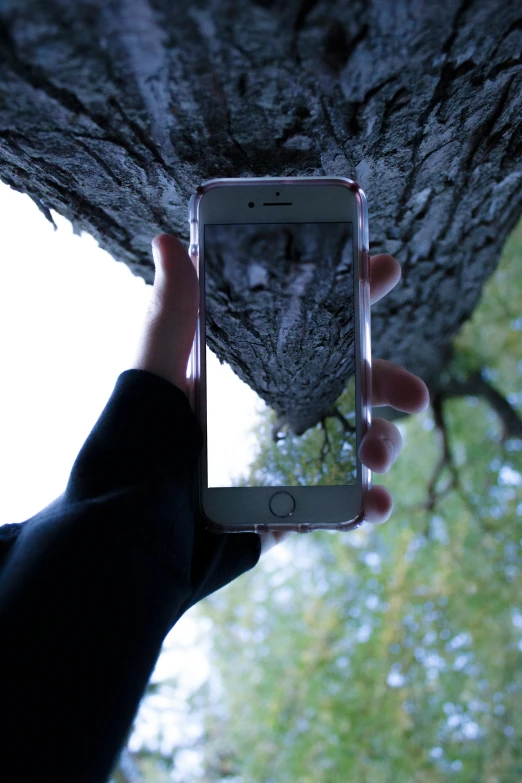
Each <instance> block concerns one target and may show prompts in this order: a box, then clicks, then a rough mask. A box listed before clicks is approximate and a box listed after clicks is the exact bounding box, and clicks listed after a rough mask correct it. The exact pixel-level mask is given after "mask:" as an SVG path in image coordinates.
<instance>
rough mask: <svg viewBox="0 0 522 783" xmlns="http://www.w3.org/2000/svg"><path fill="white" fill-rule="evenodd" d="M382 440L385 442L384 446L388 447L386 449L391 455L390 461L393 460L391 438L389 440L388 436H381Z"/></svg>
mask: <svg viewBox="0 0 522 783" xmlns="http://www.w3.org/2000/svg"><path fill="white" fill-rule="evenodd" d="M383 441H384V443H385V444H386V448H387V449H388V451H389V453H390V457H391V461H392V463H393V462H395V446H394V445H393V443H392V442H391V440H389V439H388V438H383Z"/></svg>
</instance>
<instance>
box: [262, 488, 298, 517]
mask: <svg viewBox="0 0 522 783" xmlns="http://www.w3.org/2000/svg"><path fill="white" fill-rule="evenodd" d="M268 505H269V507H270V511H271V512H272V514H273V515H274V516H275V517H289V516H290V515H291V514H293V513H294V509H295V500H294V499H293V497H292V495H289V494H288V492H276V493H275V495H272V497H271V498H270V503H269V504H268Z"/></svg>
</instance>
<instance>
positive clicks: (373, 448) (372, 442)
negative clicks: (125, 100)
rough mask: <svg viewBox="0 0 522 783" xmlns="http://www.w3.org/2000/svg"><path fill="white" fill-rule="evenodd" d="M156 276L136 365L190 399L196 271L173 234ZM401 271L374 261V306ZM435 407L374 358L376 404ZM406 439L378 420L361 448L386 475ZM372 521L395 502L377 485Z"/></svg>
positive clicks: (156, 251)
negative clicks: (187, 373) (169, 383)
mask: <svg viewBox="0 0 522 783" xmlns="http://www.w3.org/2000/svg"><path fill="white" fill-rule="evenodd" d="M152 248H153V256H154V263H155V267H156V275H155V278H154V287H153V291H152V296H151V303H150V308H149V314H148V319H147V324H146V327H145V332H144V335H143V339H142V342H141V345H140V348H139V352H138V356H137V359H136V363H135V364H134V367H135V368H136V369H141V370H147V371H148V372H151V373H154V374H155V375H159V376H160V377H162V378H165V379H166V380H168V381H170V382H171V383H173V384H175V385H176V386H177V387H178V388H179V389H181V390H182V391H183V392H184V393H185V394H186V395H187V396H188V384H187V379H186V368H187V362H188V359H189V356H190V351H191V348H192V342H193V339H194V333H195V330H196V324H197V315H198V307H199V284H198V277H197V273H196V270H195V269H194V265H193V263H192V261H191V258H190V256H189V255H188V253H187V251H186V249H185V247H184V245H183V244H182V243H181V242H180V240H179V239H177V238H176V237H174V236H172V235H171V234H159V235H158V236H156V237H154V239H153V241H152ZM400 276H401V268H400V265H399V263H398V261H397V260H396V259H395V258H393V256H390V255H387V254H380V255H377V256H373V257H372V258H371V259H370V280H371V282H370V302H371V304H372V305H373V304H375V303H376V302H378V301H379V300H380V299H382V298H383V297H384V296H386V294H388V293H389V292H390V291H391V290H392V289H393V288H394V287H395V286H396V285H397V283H398V282H399V280H400ZM428 404H429V392H428V389H427V387H426V385H425V383H424V382H423V381H422V380H421V379H420V378H418V377H417V376H416V375H412V374H411V373H409V372H408V371H407V370H405V369H404V368H403V367H400V366H399V365H396V364H393V363H391V362H387V361H385V360H383V359H373V360H372V405H373V407H379V406H383V405H390V406H391V407H393V408H395V409H396V410H399V411H403V412H405V413H421V412H422V411H423V410H425V409H426V408H427V406H428ZM401 448H402V438H401V435H400V432H399V430H398V429H397V427H396V426H395V425H394V424H392V423H391V422H389V421H386V420H385V419H380V418H374V419H373V420H372V424H371V427H370V429H369V430H368V432H367V433H366V435H365V436H364V438H363V440H362V442H361V445H360V447H359V458H360V460H361V462H362V463H363V464H364V465H366V466H367V467H368V468H369V469H370V470H372V471H374V472H376V473H386V472H388V471H389V470H390V468H391V466H392V465H393V463H394V462H395V460H396V459H397V457H398V456H399V454H400V451H401ZM364 510H365V517H366V520H367V521H368V522H371V523H373V524H382V523H383V522H386V520H387V519H389V517H390V515H391V513H392V510H393V500H392V497H391V495H390V493H389V492H388V490H387V489H386V488H385V487H383V486H374V487H372V488H371V489H370V490H369V492H368V493H367V495H366V499H365V507H364ZM286 535H288V534H285V533H276V534H273V535H268V534H267V535H266V536H263V537H262V538H263V551H266V550H267V549H269V548H270V547H271V546H273V545H274V544H275V543H278V542H279V541H281V540H282V539H283V538H284V537H285V536H286Z"/></svg>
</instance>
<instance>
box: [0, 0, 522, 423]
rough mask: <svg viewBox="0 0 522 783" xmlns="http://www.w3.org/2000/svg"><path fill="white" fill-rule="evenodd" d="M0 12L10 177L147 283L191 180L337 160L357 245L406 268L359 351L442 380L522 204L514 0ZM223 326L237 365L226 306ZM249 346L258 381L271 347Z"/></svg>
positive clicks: (99, 5)
mask: <svg viewBox="0 0 522 783" xmlns="http://www.w3.org/2000/svg"><path fill="white" fill-rule="evenodd" d="M0 22H1V29H0V68H1V82H0V177H1V178H2V180H3V181H4V182H7V183H8V184H10V185H11V186H13V187H14V188H16V189H17V190H21V191H23V192H26V193H29V195H30V196H31V197H32V198H33V199H34V200H35V201H36V202H37V203H38V205H39V206H40V208H41V209H42V210H43V211H44V212H45V213H46V214H47V215H48V216H50V213H49V209H51V208H52V209H55V210H56V211H57V212H59V213H60V214H62V215H64V216H65V217H67V218H69V219H70V220H71V221H72V223H73V224H74V226H75V227H76V229H77V230H85V231H88V232H89V233H91V234H92V235H94V236H95V237H96V238H97V240H98V241H99V243H100V245H101V246H102V247H103V248H105V249H106V250H108V251H109V252H110V253H111V254H112V255H113V257H114V258H115V259H117V260H119V261H123V262H125V263H126V264H128V265H129V267H130V268H131V269H132V271H133V272H134V273H135V274H137V275H140V276H142V277H143V278H144V279H145V280H146V281H147V282H152V279H153V266H152V263H151V258H150V240H151V237H152V236H153V235H154V234H155V233H157V232H159V231H171V232H174V233H176V234H178V235H179V236H180V237H181V238H183V239H185V240H188V224H187V201H188V198H189V195H190V194H191V192H192V191H193V190H194V188H195V187H196V186H197V185H198V184H199V183H200V182H201V181H203V180H205V179H208V178H210V177H217V176H224V177H231V176H233V177H237V176H256V177H259V176H267V175H270V176H283V175H290V176H297V175H326V174H328V175H334V176H348V177H351V178H353V179H355V180H357V181H358V182H359V183H360V184H361V186H362V187H363V189H364V190H365V192H366V194H367V197H368V202H369V212H370V238H371V251H372V252H373V253H375V252H391V253H393V254H394V255H395V256H396V257H397V258H398V260H399V261H400V262H401V264H402V271H403V279H402V283H401V284H400V285H399V286H398V287H397V288H396V289H395V290H394V291H393V293H392V294H391V295H390V296H388V297H386V299H385V300H383V302H382V303H380V304H379V305H377V306H376V307H375V309H374V312H373V324H372V331H373V351H374V354H375V355H380V356H383V357H385V358H389V359H392V360H394V361H398V362H400V363H403V364H405V365H406V366H408V368H409V369H411V370H412V371H414V372H417V373H419V374H420V375H421V376H422V377H424V378H425V380H426V381H427V382H428V384H431V385H433V384H434V383H435V382H436V379H437V376H438V374H439V372H440V369H441V367H442V366H443V365H444V363H445V360H446V356H447V347H448V344H449V341H450V339H451V337H452V336H453V335H454V334H455V333H456V332H457V331H458V329H459V327H460V326H461V324H462V323H463V322H464V321H465V320H466V319H468V318H469V316H470V314H471V312H472V311H473V308H474V306H475V304H476V302H477V300H478V298H479V295H480V291H481V287H482V284H483V282H484V281H485V280H486V279H487V278H488V276H489V275H490V274H491V272H492V271H493V270H494V268H495V265H496V263H497V260H498V258H499V255H500V252H501V249H502V246H503V243H504V241H505V239H506V237H507V235H508V233H509V232H510V230H511V229H512V228H513V226H514V225H515V223H516V221H517V219H518V218H519V216H520V213H521V211H522V209H521V206H522V189H521V183H522V166H521V153H522V133H521V127H522V111H521V108H522V89H521V86H522V85H521V82H522V72H521V69H522V65H521V63H522V59H521V40H522V8H521V6H520V4H519V3H515V2H513V0H497V2H495V3H492V2H491V0H463V2H460V3H456V2H450V1H449V0H442V2H439V3H435V2H433V0H397V1H396V2H390V0H374V2H372V3H367V2H363V1H362V0H359V1H357V0H355V1H351V2H348V0H338V1H337V2H331V1H329V0H315V1H314V0H299V1H296V0H287V1H286V0H285V2H283V0H281V2H279V3H277V2H275V0H257V2H253V1H252V0H237V1H236V2H231V0H228V1H227V0H211V1H209V2H202V1H201V0H199V1H198V0H195V2H192V3H183V4H182V3H177V2H172V0H119V1H118V2H116V1H115V0H104V1H103V2H102V0H98V1H97V2H76V3H70V2H66V0H46V2H37V0H33V1H32V2H31V1H30V0H4V2H3V3H2V4H1V6H0ZM240 293H241V292H238V291H233V292H230V291H226V290H225V291H221V292H219V291H216V292H215V297H218V296H219V295H221V296H224V297H225V298H226V297H230V295H231V294H232V295H233V296H235V297H236V299H237V297H239V296H240ZM257 294H258V292H256V291H255V290H254V291H252V290H250V291H243V292H242V293H241V296H244V297H246V298H247V300H246V301H247V303H248V301H249V300H248V298H249V297H250V298H251V297H254V296H256V295H257ZM265 299H266V303H265V304H264V305H262V306H266V308H267V314H266V319H267V322H268V318H269V312H268V310H269V307H270V302H269V297H266V298H265ZM260 306H261V305H260ZM303 312H304V308H303ZM292 328H293V329H294V330H295V333H296V334H297V333H298V332H299V330H300V331H301V332H302V331H303V328H304V325H303V323H299V322H295V323H294V324H293V326H292ZM332 328H333V329H335V328H340V326H339V323H338V324H337V326H336V325H335V324H333V326H332ZM312 335H313V329H312V330H311V331H310V330H309V331H308V332H306V331H305V344H304V348H303V350H304V355H305V356H306V354H307V352H308V354H310V353H311V351H312V350H313V341H312ZM211 339H214V342H215V343H217V342H218V335H217V334H216V333H214V334H211ZM219 339H220V340H221V343H220V344H221V349H222V354H223V355H226V357H227V358H228V359H229V360H230V359H232V365H233V366H234V362H235V363H236V369H237V368H238V366H240V365H241V363H242V365H243V367H247V368H248V366H249V365H250V366H251V358H250V357H248V356H247V354H245V353H242V350H243V349H242V348H241V339H240V326H239V325H237V327H234V325H231V326H230V327H228V328H227V332H226V334H224V335H221V336H219ZM306 341H308V342H306ZM256 350H257V354H256V356H257V362H258V369H259V368H261V369H260V370H259V371H258V372H257V375H256V378H257V380H256V379H255V378H254V377H253V376H252V377H251V378H250V382H251V384H252V385H253V386H255V387H256V388H257V390H258V391H260V392H262V391H263V389H262V388H260V381H259V378H261V377H265V378H266V382H267V383H268V384H270V383H271V384H272V385H275V386H277V384H278V382H279V381H278V378H277V375H276V373H277V369H276V364H277V363H276V364H274V362H273V361H272V363H271V360H272V358H273V357H272V355H271V348H270V346H269V345H267V344H263V343H262V342H261V343H260V344H259V345H258V346H257V348H256ZM335 350H336V351H337V357H338V364H339V366H340V367H341V366H342V372H341V375H342V374H343V373H344V374H345V375H346V377H347V374H349V372H350V368H349V367H348V366H347V365H346V363H345V364H344V365H342V359H343V351H342V341H341V342H340V343H338V345H337V348H336V349H335ZM234 357H236V358H234ZM279 358H284V357H279ZM340 377H341V376H340V375H339V373H337V374H336V373H333V375H332V378H331V382H330V381H328V383H327V384H326V385H324V386H323V390H322V393H323V395H324V405H323V408H324V407H325V406H327V405H328V404H331V403H332V402H333V401H334V398H335V396H336V394H337V391H336V390H337V389H338V385H339V383H338V382H339V378H340ZM303 395H304V391H301V392H300V405H301V409H302V408H303V406H305V407H306V400H305V397H304V396H303ZM281 407H282V408H284V405H282V406H281ZM312 407H313V406H312ZM301 412H302V410H301ZM309 412H310V414H311V419H313V418H314V417H315V418H316V420H318V419H319V418H320V416H319V413H320V412H319V410H318V409H316V410H315V411H313V410H312V408H311V407H309ZM289 416H290V419H291V416H292V413H291V411H290V412H289Z"/></svg>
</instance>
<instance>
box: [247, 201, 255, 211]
mask: <svg viewBox="0 0 522 783" xmlns="http://www.w3.org/2000/svg"><path fill="white" fill-rule="evenodd" d="M248 206H249V207H250V209H252V207H253V206H254V202H253V201H249V202H248Z"/></svg>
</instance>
